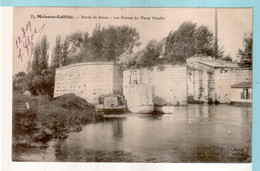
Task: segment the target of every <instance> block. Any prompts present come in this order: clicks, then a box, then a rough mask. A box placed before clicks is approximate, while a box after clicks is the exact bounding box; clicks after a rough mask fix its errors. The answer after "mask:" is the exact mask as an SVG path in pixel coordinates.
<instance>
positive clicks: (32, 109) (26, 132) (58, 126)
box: [12, 93, 103, 160]
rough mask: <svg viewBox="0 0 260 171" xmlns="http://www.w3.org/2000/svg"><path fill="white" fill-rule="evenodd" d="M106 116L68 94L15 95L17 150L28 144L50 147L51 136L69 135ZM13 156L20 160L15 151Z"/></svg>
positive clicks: (64, 136)
mask: <svg viewBox="0 0 260 171" xmlns="http://www.w3.org/2000/svg"><path fill="white" fill-rule="evenodd" d="M101 120H103V115H100V114H97V113H96V111H95V108H94V106H93V105H92V104H89V103H87V102H86V101H85V100H84V99H82V98H80V97H77V96H75V95H74V94H68V95H64V96H61V97H58V98H56V99H48V98H47V97H46V96H25V95H21V94H15V93H14V95H13V141H12V145H13V154H19V153H20V152H23V151H24V150H26V149H28V148H46V147H47V145H46V144H47V142H48V141H49V140H51V139H65V138H66V137H67V134H68V133H70V132H79V131H81V130H82V127H83V126H84V125H86V124H88V123H93V122H97V121H101ZM13 160H18V159H16V157H15V156H14V155H13Z"/></svg>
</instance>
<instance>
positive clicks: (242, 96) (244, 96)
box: [241, 89, 250, 99]
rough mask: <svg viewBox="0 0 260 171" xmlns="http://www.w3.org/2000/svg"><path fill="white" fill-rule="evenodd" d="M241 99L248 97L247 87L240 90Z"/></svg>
mask: <svg viewBox="0 0 260 171" xmlns="http://www.w3.org/2000/svg"><path fill="white" fill-rule="evenodd" d="M241 99H250V93H249V92H248V89H243V92H241Z"/></svg>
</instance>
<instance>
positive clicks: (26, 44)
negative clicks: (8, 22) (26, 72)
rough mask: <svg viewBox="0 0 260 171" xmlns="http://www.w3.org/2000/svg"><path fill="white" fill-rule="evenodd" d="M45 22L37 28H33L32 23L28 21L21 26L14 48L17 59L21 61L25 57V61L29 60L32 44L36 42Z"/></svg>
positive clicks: (31, 53) (32, 48)
mask: <svg viewBox="0 0 260 171" xmlns="http://www.w3.org/2000/svg"><path fill="white" fill-rule="evenodd" d="M44 27H45V24H44V25H42V26H41V27H40V28H39V29H36V28H33V27H32V23H31V22H30V21H28V22H27V23H26V24H25V26H24V27H22V28H21V35H19V36H18V37H17V39H16V41H15V45H16V49H17V50H18V56H17V57H18V59H20V60H21V61H23V60H24V58H27V61H28V62H29V61H31V59H32V56H33V53H34V46H35V44H36V43H37V42H38V39H39V37H40V36H41V34H42V31H43V30H44Z"/></svg>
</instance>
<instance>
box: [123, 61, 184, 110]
mask: <svg viewBox="0 0 260 171" xmlns="http://www.w3.org/2000/svg"><path fill="white" fill-rule="evenodd" d="M123 79H124V81H123V87H124V88H123V89H124V94H128V92H127V91H128V90H127V87H129V86H133V85H138V84H144V85H151V86H152V87H153V92H152V94H153V98H154V97H156V98H157V99H161V100H162V101H165V103H168V104H172V105H177V104H180V105H186V104H187V87H186V86H187V83H186V66H171V65H164V66H160V67H153V68H151V69H147V68H143V69H135V70H126V71H124V73H123ZM137 98H138V97H137ZM156 102H157V101H156Z"/></svg>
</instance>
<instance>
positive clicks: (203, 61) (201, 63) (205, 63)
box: [198, 61, 239, 68]
mask: <svg viewBox="0 0 260 171" xmlns="http://www.w3.org/2000/svg"><path fill="white" fill-rule="evenodd" d="M203 62H207V61H198V63H201V64H203V65H207V66H209V67H212V68H239V67H238V66H237V67H229V66H211V65H209V64H206V63H203ZM210 62H212V61H210Z"/></svg>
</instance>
